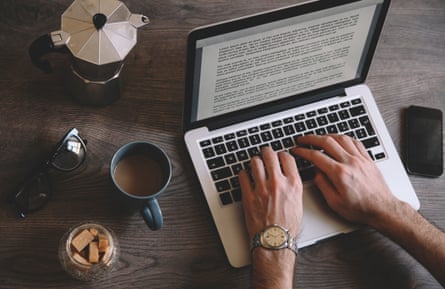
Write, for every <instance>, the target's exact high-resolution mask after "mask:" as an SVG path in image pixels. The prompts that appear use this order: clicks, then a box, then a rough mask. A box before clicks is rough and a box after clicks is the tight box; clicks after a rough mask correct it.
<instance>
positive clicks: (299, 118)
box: [295, 114, 306, 121]
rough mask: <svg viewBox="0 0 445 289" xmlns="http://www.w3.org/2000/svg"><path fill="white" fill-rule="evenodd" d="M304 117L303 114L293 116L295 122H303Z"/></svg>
mask: <svg viewBox="0 0 445 289" xmlns="http://www.w3.org/2000/svg"><path fill="white" fill-rule="evenodd" d="M305 118H306V117H305V116H304V114H297V115H296V116H295V120H296V121H299V120H303V119H305Z"/></svg>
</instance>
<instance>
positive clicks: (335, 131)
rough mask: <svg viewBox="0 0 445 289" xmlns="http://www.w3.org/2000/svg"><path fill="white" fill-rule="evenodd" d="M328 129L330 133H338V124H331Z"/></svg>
mask: <svg viewBox="0 0 445 289" xmlns="http://www.w3.org/2000/svg"><path fill="white" fill-rule="evenodd" d="M326 131H327V132H328V133H329V134H336V133H338V129H337V126H335V125H330V126H328V127H326Z"/></svg>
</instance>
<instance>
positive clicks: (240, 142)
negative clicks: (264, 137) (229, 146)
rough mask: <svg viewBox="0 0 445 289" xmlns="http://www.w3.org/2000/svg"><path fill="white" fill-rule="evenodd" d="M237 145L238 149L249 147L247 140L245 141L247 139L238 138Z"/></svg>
mask: <svg viewBox="0 0 445 289" xmlns="http://www.w3.org/2000/svg"><path fill="white" fill-rule="evenodd" d="M238 145H239V147H240V148H246V147H248V146H249V145H250V144H249V140H248V139H247V137H243V138H240V139H238Z"/></svg>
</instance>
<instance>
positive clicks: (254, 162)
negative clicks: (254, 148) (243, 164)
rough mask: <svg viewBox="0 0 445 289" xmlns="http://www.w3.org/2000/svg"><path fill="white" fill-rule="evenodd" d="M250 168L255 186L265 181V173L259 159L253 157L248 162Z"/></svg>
mask: <svg viewBox="0 0 445 289" xmlns="http://www.w3.org/2000/svg"><path fill="white" fill-rule="evenodd" d="M250 168H251V172H252V178H253V181H254V183H255V184H260V183H262V182H264V181H265V180H266V177H267V175H266V171H265V169H264V164H263V161H262V160H261V158H260V157H258V156H254V157H253V158H252V159H251V160H250Z"/></svg>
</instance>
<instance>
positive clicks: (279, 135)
mask: <svg viewBox="0 0 445 289" xmlns="http://www.w3.org/2000/svg"><path fill="white" fill-rule="evenodd" d="M272 135H273V136H274V138H282V137H283V136H284V134H283V130H282V129H281V128H275V129H273V130H272Z"/></svg>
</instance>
